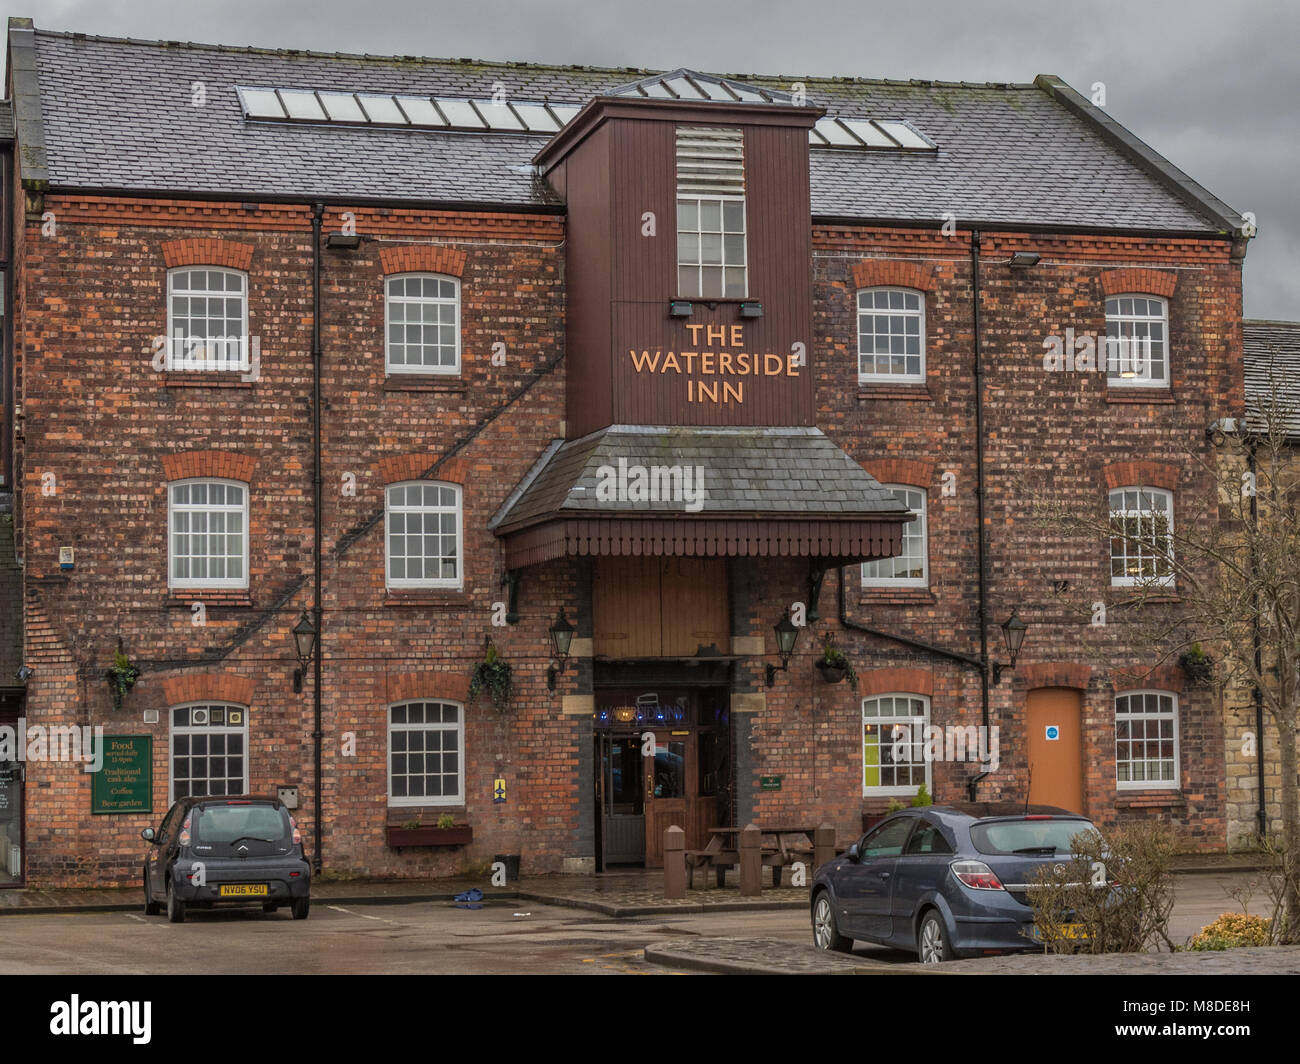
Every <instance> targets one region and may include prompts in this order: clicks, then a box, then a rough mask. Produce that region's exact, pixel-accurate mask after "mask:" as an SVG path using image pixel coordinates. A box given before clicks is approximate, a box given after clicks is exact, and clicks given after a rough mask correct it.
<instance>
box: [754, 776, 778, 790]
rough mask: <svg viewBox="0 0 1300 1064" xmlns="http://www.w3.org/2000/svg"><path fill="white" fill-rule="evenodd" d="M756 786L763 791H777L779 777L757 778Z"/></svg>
mask: <svg viewBox="0 0 1300 1064" xmlns="http://www.w3.org/2000/svg"><path fill="white" fill-rule="evenodd" d="M758 785H759V786H760V787H761V788H762V789H763V790H765V791H779V790H780V789H781V777H780V776H759V777H758Z"/></svg>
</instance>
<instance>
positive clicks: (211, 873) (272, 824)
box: [140, 796, 311, 924]
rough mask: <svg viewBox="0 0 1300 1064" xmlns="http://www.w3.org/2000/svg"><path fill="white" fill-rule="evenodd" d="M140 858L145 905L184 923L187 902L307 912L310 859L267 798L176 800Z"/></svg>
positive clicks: (149, 912)
mask: <svg viewBox="0 0 1300 1064" xmlns="http://www.w3.org/2000/svg"><path fill="white" fill-rule="evenodd" d="M140 837H141V838H143V839H144V840H145V841H146V842H149V843H152V844H153V849H152V850H151V851H150V853H149V856H148V858H147V859H146V860H145V863H144V911H145V915H146V916H155V915H157V914H158V912H159V911H160V910H161V908H162V906H163V904H166V906H167V919H168V920H170V921H171V922H172V923H174V924H179V923H183V922H184V920H185V912H186V910H187V909H189V908H195V909H210V908H212V907H213V906H214V905H227V904H248V903H250V902H252V903H259V902H260V903H261V906H262V911H263V912H268V913H273V912H275V911H276V910H277V909H278V908H279V907H280V906H282V905H288V906H289V907H290V908H291V909H292V910H293V918H294V919H295V920H305V919H307V914H308V913H309V912H310V910H311V865H310V864H309V863H308V862H307V858H306V856H305V855H304V853H303V848H302V835H301V834H300V833H299V831H298V826H297V824H295V823H294V820H293V817H292V816H290V815H289V810H288V809H287V808H285V806H284V804H283V803H282V802H279V801H277V800H276V799H274V798H254V797H247V796H243V797H220V798H216V797H209V798H182V799H181V800H180V801H179V802H177V803H176V804H175V805H173V806H172V807H171V809H170V810H168V812H167V815H166V816H165V817H164V818H163V822H162V825H161V826H160V827H159V828H158V830H157V832H155V831H154V829H153V828H145V829H144V830H143V831H142V832H140Z"/></svg>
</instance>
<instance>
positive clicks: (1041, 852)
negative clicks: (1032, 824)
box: [1011, 846, 1056, 857]
mask: <svg viewBox="0 0 1300 1064" xmlns="http://www.w3.org/2000/svg"><path fill="white" fill-rule="evenodd" d="M1011 852H1012V853H1032V854H1034V855H1036V856H1040V857H1051V856H1052V855H1053V854H1055V853H1056V847H1055V846H1025V847H1024V848H1023V849H1019V850H1012V851H1011Z"/></svg>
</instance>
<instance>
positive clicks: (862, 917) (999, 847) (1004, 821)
mask: <svg viewBox="0 0 1300 1064" xmlns="http://www.w3.org/2000/svg"><path fill="white" fill-rule="evenodd" d="M1089 830H1092V831H1096V828H1094V827H1093V825H1092V822H1091V821H1090V820H1088V818H1087V817H1083V816H1079V815H1078V814H1076V813H1070V812H1067V811H1066V810H1064V809H1058V808H1056V807H1054V806H1047V805H1023V804H1015V803H1003V804H998V803H989V802H981V803H955V804H952V805H946V806H923V807H920V808H916V809H905V810H903V811H902V812H899V813H895V814H894V815H892V816H890V817H887V818H886V819H885V820H883V821H881V822H880V823H879V824H877V825H876V826H875V827H874V828H872V829H871V831H869V832H868V833H867V834H866V835H864V836H863V837H862V838H861V839H860V840H859V841H858V842H857V843H855V844H854V845H852V846H850V847H849V848H848V850H847V851H846V852H845V853H844V854H843V856H840V857H837V858H835V859H834V860H833V861H828V862H827V863H826V864H824V865H822V866H821V867H820V868H818V869H817V871H816V874H815V875H814V877H813V884H812V893H811V897H810V902H811V906H812V925H813V942H814V944H815V945H816V946H817V948H818V949H824V950H835V951H837V952H840V953H848V952H849V951H850V950H851V949H852V948H853V941H854V940H855V939H857V940H859V941H862V942H875V943H878V944H879V945H882V946H894V947H897V948H899V949H906V950H915V951H916V953H917V955H918V956H919V957H920V960H921V963H923V964H935V963H938V962H940V961H946V960H952V959H953V958H956V957H971V956H982V955H984V954H988V953H1002V952H1013V951H1020V950H1029V949H1035V948H1041V947H1036V946H1035V941H1034V937H1033V936H1034V916H1033V911H1032V909H1031V908H1030V906H1029V900H1028V897H1027V896H1026V888H1027V887H1028V885H1029V884H1030V883H1031V882H1033V877H1034V873H1035V871H1036V870H1037V869H1038V868H1039V867H1041V866H1042V865H1044V864H1048V863H1061V862H1063V861H1065V860H1068V859H1069V858H1070V856H1071V854H1070V840H1071V838H1073V837H1074V836H1075V835H1078V834H1080V833H1081V832H1085V831H1089Z"/></svg>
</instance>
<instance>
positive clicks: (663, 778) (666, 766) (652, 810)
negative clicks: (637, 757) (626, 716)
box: [644, 730, 698, 868]
mask: <svg viewBox="0 0 1300 1064" xmlns="http://www.w3.org/2000/svg"><path fill="white" fill-rule="evenodd" d="M645 749H646V751H648V752H647V753H646V755H645V773H644V775H645V863H646V867H647V868H662V867H663V863H664V832H665V831H667V830H668V828H670V827H671V826H672V825H674V824H676V825H677V826H678V827H679V828H681V829H682V830H683V831H685V832H686V845H687V847H688V848H690V847H691V846H692V845H695V843H694V841H693V836H694V835H696V833H697V830H696V824H695V820H696V817H697V815H698V814H697V813H696V805H697V801H698V799H697V797H696V793H695V792H696V784H695V781H696V778H697V776H698V773H697V771H696V767H695V754H696V743H695V732H694V730H680V731H656V732H654V748H653V750H650V743H649V740H648V733H647V741H646V744H645Z"/></svg>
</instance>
